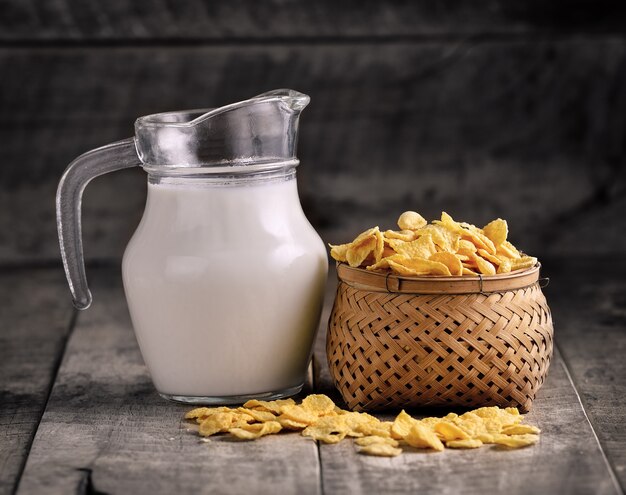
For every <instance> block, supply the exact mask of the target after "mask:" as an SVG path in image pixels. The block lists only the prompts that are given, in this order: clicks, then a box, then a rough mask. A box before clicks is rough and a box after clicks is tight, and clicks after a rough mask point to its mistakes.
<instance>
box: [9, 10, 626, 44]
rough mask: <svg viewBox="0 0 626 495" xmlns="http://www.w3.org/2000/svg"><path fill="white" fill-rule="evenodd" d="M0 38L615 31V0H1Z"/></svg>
mask: <svg viewBox="0 0 626 495" xmlns="http://www.w3.org/2000/svg"><path fill="white" fill-rule="evenodd" d="M0 8H1V10H0V12H1V13H2V15H0V33H1V34H0V40H5V41H19V40H80V41H85V40H98V41H101V40H105V41H111V40H113V41H114V40H119V39H124V40H127V41H128V40H146V39H149V40H155V39H156V40H159V39H165V40H202V41H221V40H233V39H235V40H238V39H244V40H250V39H255V40H272V39H279V40H283V39H286V38H287V39H288V38H294V37H295V38H307V39H308V38H312V39H319V38H324V37H336V38H339V39H351V38H355V37H359V36H361V37H368V38H370V39H371V38H385V37H397V36H442V35H447V36H467V35H485V34H528V33H535V32H540V33H553V32H557V33H568V32H571V31H573V30H576V31H578V32H580V31H586V32H602V33H605V32H620V33H621V32H622V27H623V22H624V19H625V18H626V16H625V12H624V8H623V6H622V5H620V4H618V3H615V2H609V1H595V2H593V3H591V2H586V1H583V2H577V3H576V4H575V5H569V4H568V6H567V8H563V5H562V4H561V3H558V2H557V3H555V4H546V3H545V2H539V1H529V2H523V3H521V4H511V3H510V2H507V1H504V0H488V1H487V0H486V1H480V0H463V1H457V2H452V1H449V0H443V1H442V0H439V1H436V2H403V1H397V0H396V1H391V2H382V3H381V2H375V1H373V0H366V1H361V2H359V1H356V0H348V1H345V2H333V1H330V0H322V1H319V2H315V5H310V4H307V3H303V2H298V1H280V0H262V1H257V2H249V1H245V0H236V1H229V2H208V1H206V0H193V1H187V2H158V3H155V2H149V1H146V0H143V1H131V0H125V1H116V2H113V3H110V2H105V3H103V2H98V1H97V0H87V1H79V0H69V1H60V0H53V1H48V2H43V3H42V2H37V1H36V0H23V1H17V0H13V1H10V0H4V1H3V2H2V3H0Z"/></svg>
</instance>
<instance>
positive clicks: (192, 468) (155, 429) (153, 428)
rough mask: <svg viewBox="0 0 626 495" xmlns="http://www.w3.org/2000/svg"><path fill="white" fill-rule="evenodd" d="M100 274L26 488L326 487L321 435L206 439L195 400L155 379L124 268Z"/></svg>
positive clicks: (224, 490)
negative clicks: (192, 424) (188, 418)
mask: <svg viewBox="0 0 626 495" xmlns="http://www.w3.org/2000/svg"><path fill="white" fill-rule="evenodd" d="M96 274H98V275H100V277H98V276H96V277H95V279H96V280H95V283H94V285H93V295H94V304H93V306H92V307H91V308H90V309H89V311H87V312H84V313H81V314H80V316H79V318H78V320H77V324H76V328H75V330H74V333H73V335H72V337H71V339H70V341H69V343H68V347H67V351H66V354H65V357H64V359H63V363H62V365H61V368H60V369H59V374H58V377H57V380H56V382H55V385H54V388H53V390H52V394H51V396H50V401H49V403H48V406H47V408H46V412H45V414H44V416H43V419H42V422H41V424H40V426H39V429H38V430H37V435H36V437H35V439H34V442H33V446H32V449H31V452H30V455H29V458H28V462H27V464H26V467H25V471H24V475H23V477H22V480H21V483H20V485H19V491H18V493H21V494H31V493H33V494H36V493H51V494H56V493H59V494H66V493H86V492H88V493H98V492H104V493H154V494H159V493H163V494H171V493H219V494H229V493H232V494H240V493H281V494H282V493H286V494H302V493H306V494H309V493H311V494H317V493H319V476H320V473H319V463H318V456H317V448H316V445H315V442H313V441H310V440H307V439H304V438H301V437H299V436H298V434H286V435H281V436H273V437H267V438H263V439H261V440H259V441H256V442H239V441H232V440H230V439H227V438H216V439H211V441H209V442H206V443H205V442H202V441H201V440H200V438H199V437H198V436H197V434H195V433H194V432H192V431H189V426H188V425H187V424H186V423H185V422H184V421H183V420H182V416H183V414H184V412H185V411H187V410H189V409H190V408H189V407H186V406H183V405H178V404H173V403H169V402H167V401H165V400H163V399H161V398H160V397H159V396H158V395H157V393H156V392H155V390H154V388H153V386H152V383H151V381H150V378H149V376H148V373H147V370H146V368H145V366H144V364H143V361H142V359H141V356H140V354H139V350H138V347H137V343H136V341H135V337H134V335H133V332H132V328H131V324H130V320H129V316H128V311H127V309H126V302H125V299H124V296H123V291H122V288H121V277H120V274H119V273H115V272H114V271H111V270H105V271H99V272H96ZM294 437H295V438H294ZM87 487H89V490H90V491H88V490H87Z"/></svg>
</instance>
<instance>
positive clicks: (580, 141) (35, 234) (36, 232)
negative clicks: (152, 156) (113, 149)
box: [0, 38, 626, 262]
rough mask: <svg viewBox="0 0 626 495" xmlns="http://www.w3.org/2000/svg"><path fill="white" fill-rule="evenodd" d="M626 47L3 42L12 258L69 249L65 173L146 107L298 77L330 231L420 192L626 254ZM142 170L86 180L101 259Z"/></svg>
mask: <svg viewBox="0 0 626 495" xmlns="http://www.w3.org/2000/svg"><path fill="white" fill-rule="evenodd" d="M625 57H626V42H625V41H624V40H623V39H617V38H616V39H611V40H606V39H597V40H589V39H582V40H579V41H566V40H562V41H542V42H532V43H527V42H498V41H490V42H483V43H454V42H440V43H394V44H386V45H379V44H363V45H361V44H345V45H337V44H334V45H326V44H320V45H304V44H294V45H291V46H261V45H255V46H238V45H232V46H222V47H186V46H180V47H169V48H168V47H158V48H150V47H134V48H99V49H97V50H90V49H78V48H77V49H73V48H66V49H50V50H45V51H40V50H34V49H20V50H8V49H3V50H0V73H2V74H3V77H2V79H1V81H0V87H1V91H0V126H2V127H3V129H4V138H3V157H4V163H5V164H6V165H5V166H3V167H2V168H0V184H1V186H0V191H1V192H0V206H2V207H1V208H0V225H2V226H3V228H2V229H0V256H2V257H4V258H5V259H7V260H11V261H13V262H18V261H25V260H26V261H27V260H32V259H41V258H46V259H58V258H57V257H58V248H57V241H56V232H55V228H54V212H53V208H52V204H53V197H54V190H55V185H56V182H57V180H58V178H59V177H60V175H61V173H62V171H63V169H64V168H65V166H66V165H67V163H68V162H69V161H71V160H72V159H73V158H74V157H75V156H77V155H78V154H80V153H82V152H83V151H85V150H87V149H89V148H91V147H95V146H98V145H102V144H105V143H107V142H110V141H113V140H116V139H120V138H124V137H127V136H129V135H131V134H132V123H133V120H134V118H135V117H137V116H139V115H143V114H147V113H151V112H157V111H164V110H171V109H175V108H190V107H201V106H207V105H220V104H224V103H228V102H232V101H236V100H238V99H241V98H245V97H249V96H251V95H254V94H257V93H259V92H260V91H262V90H266V89H270V88H274V87H283V86H290V87H294V88H297V89H300V90H302V91H304V92H307V93H310V94H311V96H312V103H311V105H310V106H309V108H307V109H306V110H305V112H304V113H303V116H302V120H301V139H300V147H299V149H300V152H299V155H300V158H301V160H302V167H301V168H300V186H301V192H302V198H303V201H304V204H305V208H306V211H307V214H308V215H309V217H310V218H311V220H312V221H313V223H314V225H315V226H316V227H318V228H319V229H321V230H323V231H324V232H325V233H326V235H327V240H328V241H331V242H339V241H343V240H345V239H346V238H348V237H349V236H351V235H354V234H356V233H357V232H358V231H359V230H360V229H362V227H363V225H369V224H380V225H381V226H391V225H393V223H394V221H395V217H396V215H397V214H398V212H399V211H402V210H404V209H407V208H415V209H418V210H420V211H421V212H422V213H423V214H424V215H425V216H427V217H430V218H432V217H434V216H435V215H438V214H439V213H440V212H441V210H447V211H449V212H450V213H451V214H453V215H457V216H461V217H462V218H465V219H468V220H471V221H472V222H475V223H481V222H486V221H488V220H490V219H491V218H493V217H495V216H502V217H503V218H507V219H508V220H509V221H510V224H511V226H512V235H513V237H514V239H513V240H514V241H523V242H522V244H521V247H523V248H524V249H525V250H526V251H528V252H533V253H536V254H539V255H542V254H545V253H546V252H555V253H559V252H564V251H567V250H569V249H572V247H574V246H575V248H576V249H577V250H578V251H579V252H581V253H584V252H587V253H589V252H596V251H598V250H602V251H604V252H609V250H613V251H612V252H617V251H620V250H623V249H626V245H624V242H625V240H626V226H625V224H624V222H621V221H619V219H620V215H621V211H623V209H624V207H625V204H624V202H625V201H626V199H624V198H623V195H621V194H620V191H621V190H622V189H623V187H624V181H625V180H626V179H625V177H624V174H622V173H621V172H620V171H621V170H622V168H623V167H622V165H623V163H622V162H621V160H622V158H621V157H623V150H624V148H623V147H624V140H623V136H622V133H621V129H623V128H624V119H625V118H626V98H625V97H624V96H625V93H624V92H625V91H626V89H625V88H626V80H625V78H626V71H624V70H623V67H624V60H625ZM25 150H28V153H26V152H25ZM136 172H137V173H133V172H132V171H124V172H120V173H119V174H113V175H111V176H109V177H102V178H99V179H98V180H97V181H94V184H93V185H90V186H89V187H88V189H87V194H86V199H85V208H86V211H85V223H84V227H85V229H84V232H83V233H84V236H85V251H86V254H87V256H88V257H89V258H90V259H102V258H107V257H109V258H119V256H120V255H121V251H122V249H123V245H124V244H125V240H126V239H127V238H128V237H129V235H130V232H131V231H132V230H133V228H134V226H135V225H136V223H137V221H138V218H139V215H140V212H141V207H142V206H141V205H142V204H143V199H144V194H145V192H144V191H145V188H144V186H143V182H144V179H143V178H142V174H141V172H140V171H136ZM111 197H115V201H111ZM94 214H97V218H99V220H94V216H93V215H94ZM599 219H601V220H603V221H604V222H610V223H612V224H613V228H612V229H604V228H601V227H600V225H599V222H598V220H599ZM581 226H584V227H585V228H581ZM16 232H17V233H19V234H20V235H15V233H16ZM571 232H576V239H575V240H576V242H575V243H573V242H571V241H572V238H571V236H572V234H571ZM546 236H549V242H546V240H547V238H546ZM606 236H608V237H610V239H611V241H612V242H597V240H596V239H598V238H605V237H606Z"/></svg>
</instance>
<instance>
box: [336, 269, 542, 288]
mask: <svg viewBox="0 0 626 495" xmlns="http://www.w3.org/2000/svg"><path fill="white" fill-rule="evenodd" d="M540 269H541V263H539V262H537V264H536V265H535V266H533V267H531V268H524V269H521V270H515V271H513V272H509V273H501V274H497V275H478V276H463V277H458V276H457V277H449V276H432V275H431V276H414V277H408V276H403V275H396V274H394V273H391V272H376V271H372V270H366V269H364V268H354V267H351V266H349V265H348V264H346V263H344V262H337V278H338V279H339V281H341V282H343V283H345V284H347V285H349V286H351V287H353V288H355V289H360V290H366V291H371V292H389V293H399V294H485V293H492V292H506V291H510V290H517V289H523V288H524V287H528V286H531V285H534V284H535V283H537V282H538V280H539V272H540Z"/></svg>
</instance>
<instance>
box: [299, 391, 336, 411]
mask: <svg viewBox="0 0 626 495" xmlns="http://www.w3.org/2000/svg"><path fill="white" fill-rule="evenodd" d="M302 407H303V408H304V409H307V410H309V411H311V412H312V413H315V414H317V415H318V416H322V415H324V414H328V413H331V412H333V411H334V410H335V403H334V402H333V401H332V399H330V398H329V397H327V396H325V395H322V394H314V395H309V396H308V397H305V398H304V399H303V400H302Z"/></svg>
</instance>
